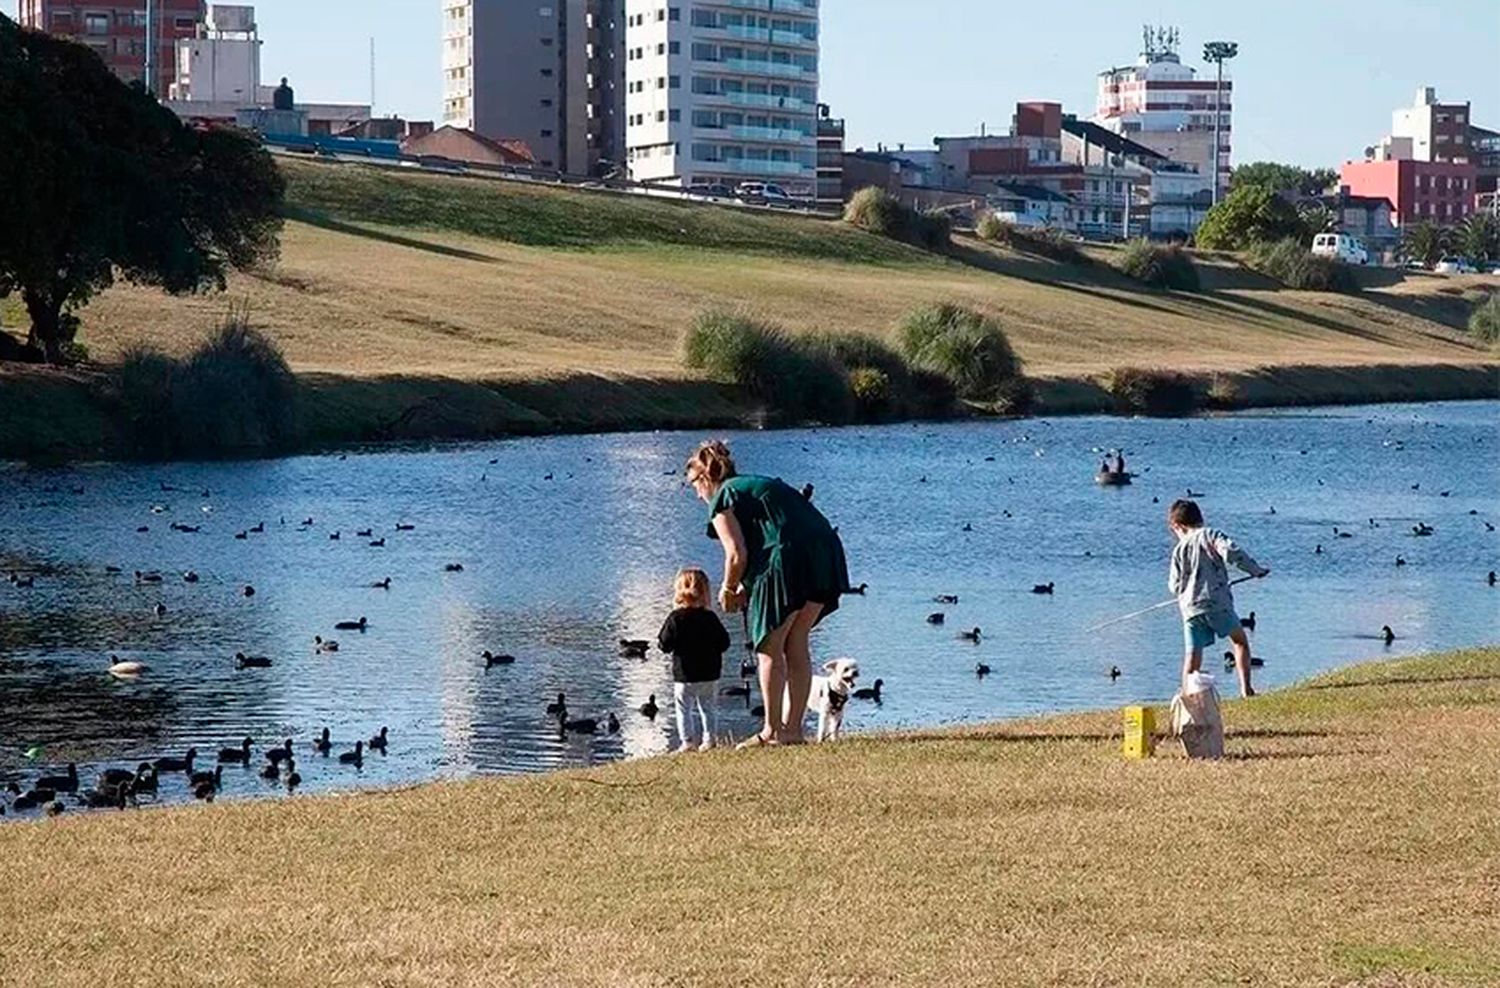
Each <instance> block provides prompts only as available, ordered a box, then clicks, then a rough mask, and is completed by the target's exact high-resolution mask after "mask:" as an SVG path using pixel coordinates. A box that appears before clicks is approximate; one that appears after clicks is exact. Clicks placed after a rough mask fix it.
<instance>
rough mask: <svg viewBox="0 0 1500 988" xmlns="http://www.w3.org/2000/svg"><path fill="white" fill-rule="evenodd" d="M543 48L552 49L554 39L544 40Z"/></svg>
mask: <svg viewBox="0 0 1500 988" xmlns="http://www.w3.org/2000/svg"><path fill="white" fill-rule="evenodd" d="M542 47H543V48H551V47H552V39H551V38H543V39H542Z"/></svg>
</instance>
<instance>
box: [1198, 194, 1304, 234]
mask: <svg viewBox="0 0 1500 988" xmlns="http://www.w3.org/2000/svg"><path fill="white" fill-rule="evenodd" d="M1304 232H1305V231H1304V229H1303V226H1302V219H1301V217H1300V216H1298V215H1297V210H1296V208H1295V207H1293V206H1292V204H1291V203H1289V202H1287V201H1286V200H1285V199H1283V198H1282V197H1281V196H1279V195H1277V194H1276V193H1275V192H1273V191H1271V190H1270V189H1268V188H1266V187H1265V186H1262V185H1241V186H1239V187H1238V188H1235V189H1234V190H1232V191H1231V192H1230V193H1229V195H1227V196H1225V197H1224V198H1223V199H1222V200H1220V202H1219V204H1218V205H1216V206H1214V208H1212V209H1210V210H1209V211H1208V215H1207V216H1206V217H1204V219H1203V225H1202V226H1200V227H1198V233H1197V243H1198V246H1199V247H1202V248H1205V249H1207V250H1244V249H1245V248H1247V247H1250V246H1252V245H1254V244H1257V243H1263V242H1267V241H1276V240H1282V239H1284V238H1286V237H1296V238H1299V239H1300V238H1301V237H1302V236H1303V234H1304Z"/></svg>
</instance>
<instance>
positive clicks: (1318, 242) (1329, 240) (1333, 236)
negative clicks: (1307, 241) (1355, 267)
mask: <svg viewBox="0 0 1500 988" xmlns="http://www.w3.org/2000/svg"><path fill="white" fill-rule="evenodd" d="M1312 252H1313V253H1314V254H1317V255H1318V256H1320V257H1331V258H1333V259H1334V260H1338V261H1343V262H1344V263H1345V264H1360V265H1364V264H1369V263H1370V252H1369V251H1368V250H1366V249H1365V245H1364V244H1362V243H1360V242H1359V239H1358V238H1357V237H1351V236H1349V235H1348V234H1347V233H1320V234H1318V235H1317V236H1316V237H1313V245H1312Z"/></svg>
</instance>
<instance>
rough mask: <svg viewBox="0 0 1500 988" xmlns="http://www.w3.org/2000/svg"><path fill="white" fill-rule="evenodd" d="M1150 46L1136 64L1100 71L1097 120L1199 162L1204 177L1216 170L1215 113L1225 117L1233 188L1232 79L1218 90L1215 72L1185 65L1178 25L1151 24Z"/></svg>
mask: <svg viewBox="0 0 1500 988" xmlns="http://www.w3.org/2000/svg"><path fill="white" fill-rule="evenodd" d="M1145 35H1146V41H1145V45H1144V46H1143V47H1142V51H1141V55H1140V58H1139V59H1137V61H1136V63H1135V64H1134V65H1128V66H1124V67H1120V68H1112V69H1107V70H1106V71H1104V72H1101V73H1099V95H1098V102H1097V104H1096V106H1095V110H1094V118H1093V122H1094V123H1096V124H1099V125H1100V126H1101V127H1104V128H1106V129H1108V130H1112V131H1114V132H1115V133H1116V134H1120V135H1121V136H1123V137H1127V138H1129V139H1130V140H1132V141H1135V142H1136V143H1137V144H1142V145H1145V146H1146V147H1148V148H1151V149H1152V150H1153V151H1157V152H1160V153H1161V154H1164V155H1166V156H1167V157H1168V158H1170V159H1172V160H1173V161H1180V162H1183V163H1186V164H1191V165H1197V166H1198V171H1199V173H1200V174H1203V175H1212V174H1213V171H1214V114H1215V113H1217V114H1218V115H1219V125H1220V148H1219V182H1220V187H1221V188H1227V187H1228V184H1229V172H1230V159H1229V156H1230V150H1231V144H1232V142H1231V140H1230V133H1231V129H1230V117H1231V115H1232V111H1233V106H1232V101H1231V100H1230V95H1231V93H1232V91H1233V83H1231V82H1230V81H1229V79H1228V78H1227V77H1226V78H1225V79H1224V87H1223V89H1222V90H1221V91H1216V86H1217V83H1216V81H1215V79H1214V77H1213V76H1212V75H1210V76H1209V78H1207V79H1205V80H1199V79H1198V70H1197V69H1194V68H1192V67H1191V66H1188V65H1183V64H1182V59H1181V57H1179V55H1178V53H1177V52H1178V40H1179V38H1178V34H1177V31H1176V29H1151V28H1147V29H1146V32H1145Z"/></svg>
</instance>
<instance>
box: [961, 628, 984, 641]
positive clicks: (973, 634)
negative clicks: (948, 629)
mask: <svg viewBox="0 0 1500 988" xmlns="http://www.w3.org/2000/svg"><path fill="white" fill-rule="evenodd" d="M958 637H959V639H960V640H962V641H966V642H974V643H975V644H976V645H977V644H979V640H980V639H981V638H983V637H984V632H983V631H981V630H980V629H978V628H974V629H973V630H971V631H960V632H959V633H958Z"/></svg>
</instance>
